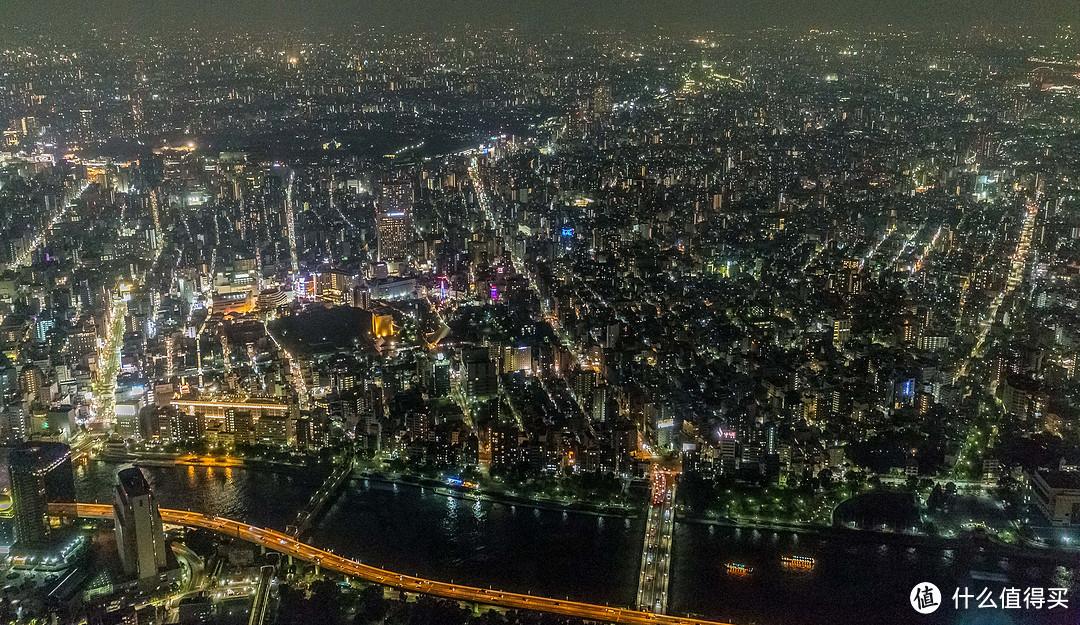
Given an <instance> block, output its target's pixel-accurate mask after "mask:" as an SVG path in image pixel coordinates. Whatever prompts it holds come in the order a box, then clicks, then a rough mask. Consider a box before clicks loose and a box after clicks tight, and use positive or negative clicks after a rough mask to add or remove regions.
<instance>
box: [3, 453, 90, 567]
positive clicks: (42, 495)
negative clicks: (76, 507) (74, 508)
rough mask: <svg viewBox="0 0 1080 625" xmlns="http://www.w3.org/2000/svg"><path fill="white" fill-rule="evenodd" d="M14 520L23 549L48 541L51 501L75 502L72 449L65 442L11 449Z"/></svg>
mask: <svg viewBox="0 0 1080 625" xmlns="http://www.w3.org/2000/svg"><path fill="white" fill-rule="evenodd" d="M7 468H8V474H9V477H10V484H11V508H12V511H11V517H12V520H13V521H14V527H15V539H16V540H17V541H18V544H19V545H20V546H21V547H38V546H41V545H43V544H44V543H45V542H46V541H47V540H48V535H49V525H48V523H46V521H45V514H46V511H47V506H48V503H49V502H64V503H70V502H73V501H75V476H74V473H73V472H72V469H71V449H70V448H69V447H68V446H67V445H64V444H62V443H37V442H35V443H26V444H23V445H20V446H18V447H15V448H11V449H8V450H7Z"/></svg>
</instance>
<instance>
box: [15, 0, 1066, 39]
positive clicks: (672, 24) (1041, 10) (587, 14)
mask: <svg viewBox="0 0 1080 625" xmlns="http://www.w3.org/2000/svg"><path fill="white" fill-rule="evenodd" d="M0 18H2V20H3V21H4V22H5V23H7V24H9V25H14V26H19V27H24V28H32V29H38V30H71V29H77V28H80V27H81V28H110V27H121V28H138V29H146V30H152V31H156V32H168V31H170V30H174V31H175V30H176V29H177V28H191V27H194V28H197V29H200V30H204V31H213V30H223V31H233V30H241V31H249V30H250V31H260V30H268V29H272V30H279V29H280V30H292V29H296V28H309V29H316V30H322V31H339V32H340V31H351V30H355V29H357V28H361V29H362V28H366V27H387V28H390V29H393V30H399V31H417V30H422V31H440V30H449V29H459V28H461V27H465V26H472V27H479V28H516V29H522V30H523V31H526V32H530V31H531V32H541V33H546V32H555V31H570V32H579V31H582V30H603V29H614V30H630V31H641V30H647V29H650V28H654V27H661V28H671V29H689V30H697V31H703V30H716V31H721V32H738V31H746V30H754V29H760V28H767V27H783V28H799V29H802V28H806V29H814V28H817V29H830V28H857V29H873V28H881V27H893V28H901V29H913V30H942V31H957V30H964V29H968V28H971V27H992V28H1004V27H1011V26H1025V27H1033V28H1047V27H1056V26H1062V25H1067V24H1075V23H1080V3H1076V2H1067V1H1064V0H1052V1H1047V2H1037V1H1033V0H1004V1H1000V0H999V1H995V0H943V1H940V2H935V1H932V0H901V1H899V2H893V3H880V2H879V3H867V2H856V1H855V0H808V1H801V2H787V1H784V0H764V1H759V2H748V1H745V0H720V1H710V0H669V1H666V2H657V1H648V0H645V1H643V0H630V1H628V2H617V1H614V0H601V1H592V2H574V1H572V0H553V1H548V2H540V1H539V0H526V1H517V2H485V1H482V0H459V1H454V2H432V1H431V0H405V1H399V2H392V1H390V0H375V1H354V2H341V1H334V0H266V1H256V0H239V1H236V2H219V1H213V0H179V1H177V2H165V1H162V0H148V1H139V0H101V1H99V2H95V3H78V4H75V5H72V3H70V2H60V1H58V0H37V1H27V0H12V1H10V2H7V3H5V4H4V5H3V6H0Z"/></svg>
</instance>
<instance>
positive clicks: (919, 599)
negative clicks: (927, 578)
mask: <svg viewBox="0 0 1080 625" xmlns="http://www.w3.org/2000/svg"><path fill="white" fill-rule="evenodd" d="M908 599H909V600H910V601H911V607H913V608H915V611H916V612H918V613H919V614H930V613H931V612H933V611H935V610H937V609H938V608H939V607H940V606H941V591H940V590H938V587H937V586H935V585H933V584H931V583H930V582H921V583H919V584H916V585H915V587H914V588H912V589H911V595H910V596H909V597H908Z"/></svg>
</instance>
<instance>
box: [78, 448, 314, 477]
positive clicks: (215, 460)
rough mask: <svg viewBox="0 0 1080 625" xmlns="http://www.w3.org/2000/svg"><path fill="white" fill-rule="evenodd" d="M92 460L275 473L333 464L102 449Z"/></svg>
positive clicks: (153, 465) (293, 471)
mask: <svg viewBox="0 0 1080 625" xmlns="http://www.w3.org/2000/svg"><path fill="white" fill-rule="evenodd" d="M90 459H91V460H100V461H101V462H107V463H110V464H133V465H136V466H145V467H160V468H164V467H205V468H210V469H249V470H255V471H268V472H273V473H297V472H302V471H311V470H323V471H326V472H327V473H329V472H330V471H331V470H332V467H330V466H328V465H326V464H322V463H306V462H305V463H300V462H283V461H281V460H268V459H265V458H245V457H240V456H228V457H224V458H223V457H220V456H196V455H194V454H170V453H165V452H160V453H158V452H153V453H137V454H133V453H124V454H121V453H115V452H102V453H97V454H93V455H91V456H90Z"/></svg>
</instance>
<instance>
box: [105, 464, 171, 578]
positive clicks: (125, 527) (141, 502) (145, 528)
mask: <svg viewBox="0 0 1080 625" xmlns="http://www.w3.org/2000/svg"><path fill="white" fill-rule="evenodd" d="M113 510H114V512H115V516H116V547H117V550H118V551H119V552H120V561H121V563H122V564H123V565H124V572H125V573H127V574H128V575H131V576H134V577H136V578H138V579H146V578H148V577H153V576H155V575H157V573H158V571H160V570H161V569H163V568H164V567H165V534H164V533H163V531H162V529H161V512H159V511H158V506H157V501H155V499H154V493H153V491H152V490H150V483H149V482H147V481H146V476H144V475H143V473H142V470H140V469H138V468H136V467H129V468H127V469H121V470H120V471H118V472H117V473H116V501H115V502H113Z"/></svg>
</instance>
